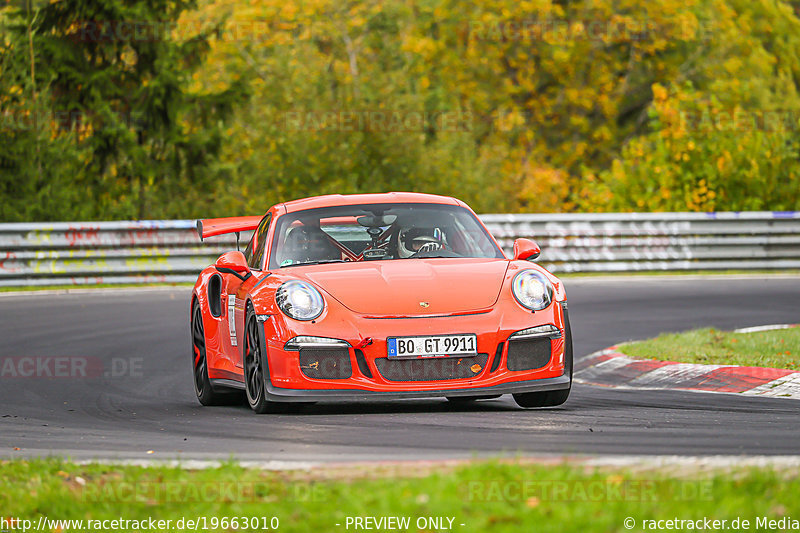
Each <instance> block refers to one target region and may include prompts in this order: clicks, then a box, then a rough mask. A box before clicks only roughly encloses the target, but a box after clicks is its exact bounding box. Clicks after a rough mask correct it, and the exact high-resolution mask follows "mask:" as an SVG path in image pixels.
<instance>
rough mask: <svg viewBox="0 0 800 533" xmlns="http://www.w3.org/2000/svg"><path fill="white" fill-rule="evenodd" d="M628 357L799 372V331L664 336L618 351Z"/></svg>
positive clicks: (710, 331)
mask: <svg viewBox="0 0 800 533" xmlns="http://www.w3.org/2000/svg"><path fill="white" fill-rule="evenodd" d="M619 351H620V352H622V353H624V354H625V355H629V356H631V357H637V358H641V359H658V360H660V361H678V362H681V363H701V364H708V365H712V364H713V365H738V366H765V367H770V368H786V369H789V370H800V364H798V356H800V327H796V328H788V329H776V330H771V331H760V332H756V333H732V332H727V331H719V330H716V329H713V328H704V329H696V330H693V331H688V332H685V333H665V334H662V335H659V336H658V337H656V338H654V339H649V340H645V341H638V342H631V343H626V344H623V345H621V346H620V347H619Z"/></svg>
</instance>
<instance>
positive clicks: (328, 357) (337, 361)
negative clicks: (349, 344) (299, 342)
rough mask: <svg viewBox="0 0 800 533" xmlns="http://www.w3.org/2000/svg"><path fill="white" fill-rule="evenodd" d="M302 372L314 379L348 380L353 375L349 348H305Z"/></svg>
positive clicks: (302, 355)
mask: <svg viewBox="0 0 800 533" xmlns="http://www.w3.org/2000/svg"><path fill="white" fill-rule="evenodd" d="M300 370H301V371H302V372H303V374H305V375H306V376H307V377H310V378H313V379H347V378H349V377H350V376H352V375H353V367H352V366H351V365H350V352H349V351H348V350H347V348H304V349H301V350H300Z"/></svg>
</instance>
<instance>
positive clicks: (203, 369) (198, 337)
mask: <svg viewBox="0 0 800 533" xmlns="http://www.w3.org/2000/svg"><path fill="white" fill-rule="evenodd" d="M191 325H192V360H193V364H192V369H193V371H194V372H193V374H194V392H195V394H196V395H197V400H198V401H199V402H200V403H201V404H202V405H206V406H213V405H230V404H231V403H234V402H235V400H236V397H237V394H235V393H221V392H217V391H215V390H214V388H213V387H212V385H211V381H210V380H209V379H208V357H207V356H206V335H205V330H204V328H203V311H202V310H201V309H200V304H199V303H198V302H197V300H195V302H194V305H193V306H192V323H191ZM239 394H241V393H239ZM238 397H239V401H241V396H238Z"/></svg>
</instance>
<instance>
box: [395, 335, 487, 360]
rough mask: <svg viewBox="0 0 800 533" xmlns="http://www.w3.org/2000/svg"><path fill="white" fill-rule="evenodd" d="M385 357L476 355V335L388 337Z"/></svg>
mask: <svg viewBox="0 0 800 533" xmlns="http://www.w3.org/2000/svg"><path fill="white" fill-rule="evenodd" d="M386 346H387V352H388V353H387V355H388V357H390V358H395V357H450V356H462V357H463V356H470V355H478V336H477V335H432V336H424V337H389V338H388V339H386Z"/></svg>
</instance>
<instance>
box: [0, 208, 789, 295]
mask: <svg viewBox="0 0 800 533" xmlns="http://www.w3.org/2000/svg"><path fill="white" fill-rule="evenodd" d="M481 220H483V222H484V224H486V227H487V228H488V229H489V231H491V232H492V234H493V235H494V236H495V238H497V240H498V242H499V243H500V245H501V246H502V247H503V248H504V249H505V250H506V251H507V252H508V251H509V250H510V249H511V247H512V245H513V241H514V239H516V238H518V237H528V238H532V239H535V240H536V241H537V242H538V243H539V245H540V246H541V248H542V255H541V257H540V259H539V260H538V262H539V263H540V264H542V265H544V266H545V267H546V268H548V269H550V270H552V271H554V272H626V271H643V270H655V271H659V270H730V269H745V270H746V269H758V270H785V269H800V212H795V211H792V212H761V211H759V212H741V213H602V214H564V213H559V214H535V215H534V214H515V215H482V216H481ZM249 239H250V234H249V233H243V234H242V235H241V242H242V246H244V244H245V243H247V241H248V240H249ZM234 247H235V238H234V237H233V236H230V235H226V236H220V237H213V238H211V239H207V240H206V241H205V242H201V241H200V239H199V238H198V237H197V234H196V232H195V221H194V220H147V221H138V222H59V223H35V224H34V223H20V224H0V286H29V285H53V284H59V285H60V284H72V285H93V284H100V283H107V284H118V283H159V282H168V283H181V282H193V281H194V280H195V279H196V278H197V274H198V272H199V271H200V270H201V269H202V268H204V267H205V266H207V265H209V264H211V263H212V262H213V261H214V260H215V259H216V257H217V256H219V254H220V253H222V252H223V251H226V250H231V249H233V248H234Z"/></svg>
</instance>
